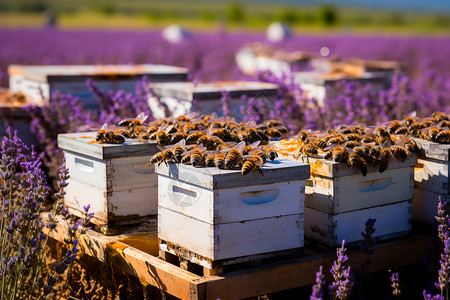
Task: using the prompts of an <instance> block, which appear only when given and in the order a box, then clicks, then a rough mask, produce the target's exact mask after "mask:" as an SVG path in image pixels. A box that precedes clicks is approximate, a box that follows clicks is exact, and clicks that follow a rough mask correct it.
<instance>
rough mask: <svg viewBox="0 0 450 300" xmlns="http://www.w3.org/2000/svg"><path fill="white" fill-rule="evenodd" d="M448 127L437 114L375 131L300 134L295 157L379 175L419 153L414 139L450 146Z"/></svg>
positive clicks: (445, 117) (359, 128) (444, 118)
mask: <svg viewBox="0 0 450 300" xmlns="http://www.w3.org/2000/svg"><path fill="white" fill-rule="evenodd" d="M449 127H450V121H449V116H448V115H447V114H445V113H442V112H436V113H434V114H433V115H432V116H431V117H429V118H415V117H411V116H409V117H406V118H405V119H403V120H395V121H391V122H388V123H386V124H383V125H380V126H376V127H363V126H360V125H356V126H348V125H342V126H340V127H339V128H337V129H329V130H328V131H327V132H326V133H314V132H309V131H307V130H301V131H300V132H299V133H298V136H297V139H298V141H299V142H300V149H299V152H298V155H299V156H302V157H315V158H322V159H327V160H333V161H335V162H342V163H347V164H348V166H350V167H351V168H354V169H359V170H360V171H361V174H362V175H363V176H366V175H367V166H368V165H369V164H371V165H373V166H374V167H376V168H377V169H378V171H379V172H380V173H382V172H384V171H386V169H387V168H388V166H389V162H390V161H391V159H395V160H397V161H400V162H404V161H405V160H406V159H408V158H409V157H410V156H411V155H412V153H413V152H416V151H417V150H418V148H417V144H416V142H415V141H414V138H422V139H426V140H429V141H432V142H436V143H450V131H449Z"/></svg>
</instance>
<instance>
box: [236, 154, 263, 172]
mask: <svg viewBox="0 0 450 300" xmlns="http://www.w3.org/2000/svg"><path fill="white" fill-rule="evenodd" d="M263 165H264V161H263V160H262V158H261V157H259V156H257V155H250V156H249V157H244V164H243V165H242V170H241V173H242V175H247V174H248V173H250V172H253V171H259V172H260V173H261V174H262V170H261V167H262V166H263Z"/></svg>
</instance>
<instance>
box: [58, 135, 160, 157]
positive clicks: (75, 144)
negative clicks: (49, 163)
mask: <svg viewBox="0 0 450 300" xmlns="http://www.w3.org/2000/svg"><path fill="white" fill-rule="evenodd" d="M96 134H97V132H95V131H93V132H78V133H63V134H58V147H59V148H61V149H63V150H65V151H70V152H74V153H78V154H83V155H86V156H89V157H92V158H97V159H108V158H119V157H132V156H145V155H153V154H155V153H156V152H159V151H160V150H159V149H158V147H156V143H143V142H140V141H139V140H136V139H125V143H123V144H117V145H113V144H92V143H89V142H92V141H94V140H95V135H96Z"/></svg>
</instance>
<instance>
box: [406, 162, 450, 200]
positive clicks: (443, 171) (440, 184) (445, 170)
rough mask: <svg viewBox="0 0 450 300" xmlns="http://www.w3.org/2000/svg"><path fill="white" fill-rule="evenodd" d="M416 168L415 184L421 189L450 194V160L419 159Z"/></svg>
mask: <svg viewBox="0 0 450 300" xmlns="http://www.w3.org/2000/svg"><path fill="white" fill-rule="evenodd" d="M417 162H418V164H417V166H416V167H415V168H414V182H415V186H416V187H417V188H419V189H421V190H425V191H429V192H433V193H438V194H443V195H450V176H449V170H450V161H443V160H437V159H433V158H423V159H418V161H417Z"/></svg>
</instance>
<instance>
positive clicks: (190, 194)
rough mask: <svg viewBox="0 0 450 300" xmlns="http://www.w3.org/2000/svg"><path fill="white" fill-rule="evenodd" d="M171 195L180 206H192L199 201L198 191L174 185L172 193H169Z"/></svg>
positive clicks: (173, 200)
mask: <svg viewBox="0 0 450 300" xmlns="http://www.w3.org/2000/svg"><path fill="white" fill-rule="evenodd" d="M169 197H170V198H171V200H172V202H173V203H175V204H176V205H178V206H183V207H185V206H191V205H193V204H194V203H195V202H196V201H197V192H195V191H191V190H188V189H184V188H182V187H179V186H176V185H172V193H169Z"/></svg>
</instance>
